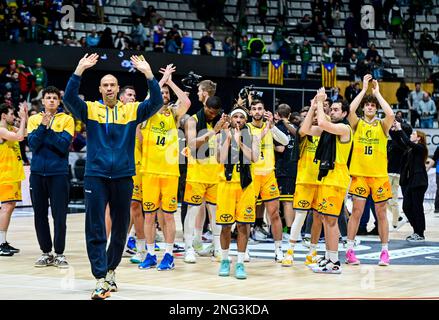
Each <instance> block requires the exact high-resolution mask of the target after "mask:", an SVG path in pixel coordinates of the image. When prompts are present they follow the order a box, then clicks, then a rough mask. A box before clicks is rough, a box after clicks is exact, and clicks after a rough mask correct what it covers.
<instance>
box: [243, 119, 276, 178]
mask: <svg viewBox="0 0 439 320" xmlns="http://www.w3.org/2000/svg"><path fill="white" fill-rule="evenodd" d="M247 126H248V127H249V129H250V133H251V134H252V135H254V136H260V135H261V132H262V130H263V129H264V128H265V126H267V123H265V122H264V124H263V126H262V128H258V127H255V126H254V125H252V124H251V123H249V124H247ZM253 170H254V171H253V172H254V174H255V175H267V174H269V173H271V172H273V170H274V144H273V135H272V134H271V131H270V130H269V131H268V133H267V134H266V135H265V137H264V138H263V139H262V141H261V145H260V152H259V159H258V161H257V162H255V163H254V164H253Z"/></svg>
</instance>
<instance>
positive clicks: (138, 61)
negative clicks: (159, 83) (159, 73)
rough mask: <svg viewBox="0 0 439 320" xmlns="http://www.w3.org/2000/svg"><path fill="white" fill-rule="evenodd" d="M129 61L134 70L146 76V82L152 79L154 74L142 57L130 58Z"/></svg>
mask: <svg viewBox="0 0 439 320" xmlns="http://www.w3.org/2000/svg"><path fill="white" fill-rule="evenodd" d="M130 60H131V63H132V64H133V66H134V68H136V69H137V70H139V71H140V72H142V73H143V74H144V75H145V76H146V78H148V80H151V79H152V78H154V74H153V73H152V70H151V66H150V65H149V63H148V62H147V61H146V60H145V58H144V57H143V56H142V55H140V56H135V55H134V56H131V58H130Z"/></svg>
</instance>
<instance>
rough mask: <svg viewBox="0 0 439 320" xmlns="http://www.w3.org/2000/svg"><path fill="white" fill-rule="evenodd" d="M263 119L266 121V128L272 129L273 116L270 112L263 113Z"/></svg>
mask: <svg viewBox="0 0 439 320" xmlns="http://www.w3.org/2000/svg"><path fill="white" fill-rule="evenodd" d="M264 118H265V119H267V122H268V127H270V129H271V128H273V126H274V116H273V114H272V113H271V112H270V111H265V112H264Z"/></svg>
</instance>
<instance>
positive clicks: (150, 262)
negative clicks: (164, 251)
mask: <svg viewBox="0 0 439 320" xmlns="http://www.w3.org/2000/svg"><path fill="white" fill-rule="evenodd" d="M156 265H157V256H156V255H151V254H149V253H148V254H147V255H146V258H145V260H144V261H143V262H142V263H141V264H139V269H151V268H152V267H155V266H156Z"/></svg>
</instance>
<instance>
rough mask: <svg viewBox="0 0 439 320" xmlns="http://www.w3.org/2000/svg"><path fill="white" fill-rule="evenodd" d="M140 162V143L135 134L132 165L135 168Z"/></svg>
mask: <svg viewBox="0 0 439 320" xmlns="http://www.w3.org/2000/svg"><path fill="white" fill-rule="evenodd" d="M141 164H142V143H141V142H140V140H139V138H137V136H136V142H135V144H134V165H135V166H136V168H137V167H138V166H140V165H141Z"/></svg>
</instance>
